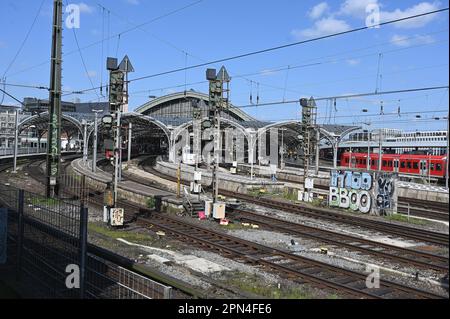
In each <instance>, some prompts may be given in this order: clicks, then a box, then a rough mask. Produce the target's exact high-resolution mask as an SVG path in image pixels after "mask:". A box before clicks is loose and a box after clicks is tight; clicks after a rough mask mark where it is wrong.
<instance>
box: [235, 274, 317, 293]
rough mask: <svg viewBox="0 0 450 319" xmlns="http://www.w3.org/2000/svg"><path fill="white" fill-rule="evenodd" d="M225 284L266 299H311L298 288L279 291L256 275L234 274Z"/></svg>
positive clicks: (275, 286) (285, 288) (283, 288)
mask: <svg viewBox="0 0 450 319" xmlns="http://www.w3.org/2000/svg"><path fill="white" fill-rule="evenodd" d="M227 284H230V285H232V286H235V287H236V288H238V289H240V290H242V291H244V292H248V293H251V294H254V295H258V296H261V297H265V298H268V299H311V298H312V297H311V296H310V295H309V294H307V293H306V292H304V291H303V290H302V289H300V288H294V287H283V286H281V288H280V289H279V288H278V287H277V285H275V284H267V283H264V282H263V281H262V280H261V278H259V277H258V276H257V275H249V274H244V273H237V274H234V275H233V277H232V278H229V279H228V280H227Z"/></svg>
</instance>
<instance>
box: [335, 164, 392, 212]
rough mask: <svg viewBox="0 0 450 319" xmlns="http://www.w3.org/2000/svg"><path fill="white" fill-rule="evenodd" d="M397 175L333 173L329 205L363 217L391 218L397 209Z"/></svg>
mask: <svg viewBox="0 0 450 319" xmlns="http://www.w3.org/2000/svg"><path fill="white" fill-rule="evenodd" d="M395 180H396V176H395V174H389V173H374V174H373V175H372V174H369V173H366V172H353V171H340V170H335V171H331V175H330V193H329V205H330V206H331V207H339V208H344V209H350V210H353V211H359V212H361V213H363V214H368V213H372V214H376V215H388V214H390V213H392V212H393V211H395V209H396V191H395V190H396V188H395Z"/></svg>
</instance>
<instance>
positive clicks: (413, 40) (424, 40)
mask: <svg viewBox="0 0 450 319" xmlns="http://www.w3.org/2000/svg"><path fill="white" fill-rule="evenodd" d="M435 41H436V40H435V39H434V38H433V37H432V36H431V35H416V36H413V37H409V36H404V35H399V34H395V35H393V36H392V37H391V43H392V44H393V45H396V46H399V47H409V46H412V45H418V44H428V43H434V42H435Z"/></svg>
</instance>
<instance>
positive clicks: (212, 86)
mask: <svg viewBox="0 0 450 319" xmlns="http://www.w3.org/2000/svg"><path fill="white" fill-rule="evenodd" d="M206 79H207V80H208V81H209V107H210V109H211V110H212V112H213V117H214V118H213V121H214V128H215V134H214V166H213V178H212V180H213V203H217V201H218V196H219V174H218V173H219V163H220V158H221V151H222V145H221V144H222V143H221V132H220V113H221V111H222V110H223V109H224V108H227V107H228V100H229V93H230V88H229V84H230V80H231V78H230V76H229V75H228V72H227V70H226V69H225V67H224V66H222V68H221V69H220V71H219V73H218V74H216V70H215V69H207V70H206ZM225 83H226V88H225V89H224V87H223V86H224V84H225Z"/></svg>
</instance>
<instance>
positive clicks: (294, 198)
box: [283, 190, 298, 202]
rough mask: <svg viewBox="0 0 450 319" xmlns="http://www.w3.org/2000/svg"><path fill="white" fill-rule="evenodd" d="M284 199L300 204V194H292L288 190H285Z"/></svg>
mask: <svg viewBox="0 0 450 319" xmlns="http://www.w3.org/2000/svg"><path fill="white" fill-rule="evenodd" d="M283 198H284V199H287V200H290V201H292V202H298V194H297V192H295V191H293V192H290V191H288V190H285V191H284V193H283Z"/></svg>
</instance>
